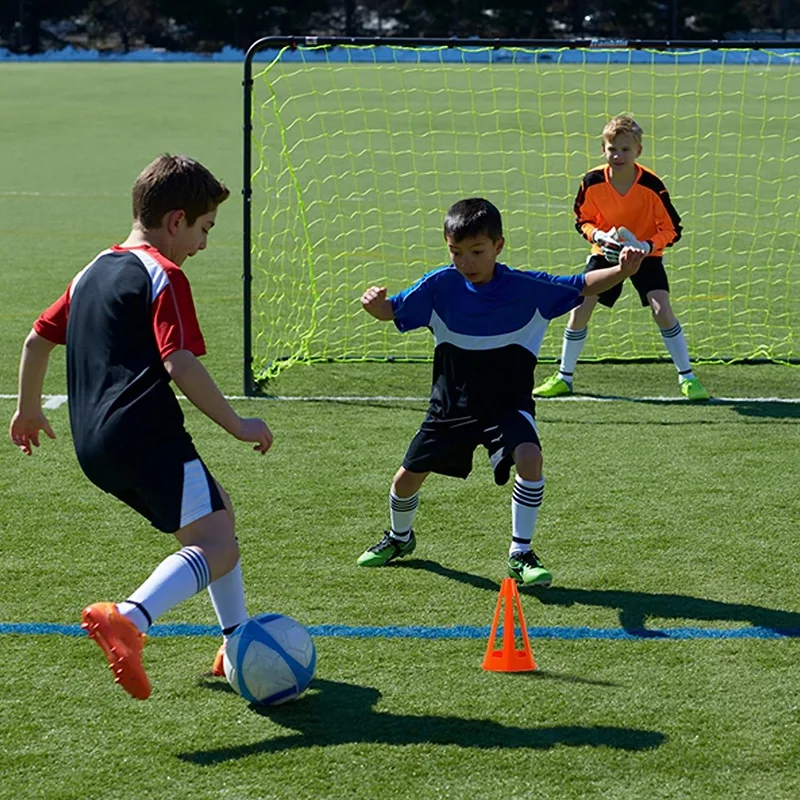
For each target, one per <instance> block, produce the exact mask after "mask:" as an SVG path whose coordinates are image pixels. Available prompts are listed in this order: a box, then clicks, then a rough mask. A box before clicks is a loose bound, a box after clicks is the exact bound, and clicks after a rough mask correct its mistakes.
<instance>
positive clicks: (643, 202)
mask: <svg viewBox="0 0 800 800" xmlns="http://www.w3.org/2000/svg"><path fill="white" fill-rule="evenodd" d="M575 227H576V228H577V229H578V232H579V233H581V234H583V235H584V236H585V237H586V238H587V239H588V240H589V241H590V242H591V241H592V235H593V234H594V232H595V231H596V230H598V229H600V230H603V231H608V230H610V229H611V228H623V227H624V228H627V229H628V230H629V231H631V233H633V234H634V235H635V236H636V238H637V239H639V240H640V241H643V242H648V241H649V242H650V243H651V244H652V246H653V249H652V252H651V255H654V256H660V255H662V254H663V253H664V249H665V248H667V247H672V245H673V244H675V242H677V241H678V239H680V238H681V230H682V228H681V218H680V217H679V216H678V212H677V211H676V210H675V207H674V206H673V205H672V201H671V200H670V197H669V192H668V191H667V188H666V186H664V183H663V181H662V180H661V178H659V177H658V176H657V175H656V174H655V173H654V172H651V171H650V170H649V169H647V168H646V167H643V166H641V165H640V164H637V165H636V179H635V180H634V182H633V186H631V188H630V189H629V190H628V191H627V192H626V193H625V194H624V195H623V194H620V193H619V192H618V191H617V190H616V189H615V188H614V187H613V186H612V185H611V180H610V176H609V167H608V165H606V166H604V167H598V168H597V169H593V170H591V171H589V172H587V173H586V175H584V176H583V180H582V181H581V185H580V188H579V189H578V194H577V197H576V198H575ZM592 252H593V253H595V254H598V255H599V254H600V253H602V250H601V249H600V246H599V245H596V244H593V245H592Z"/></svg>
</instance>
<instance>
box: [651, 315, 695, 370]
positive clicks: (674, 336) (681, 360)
mask: <svg viewBox="0 0 800 800" xmlns="http://www.w3.org/2000/svg"><path fill="white" fill-rule="evenodd" d="M659 330H660V331H661V338H662V339H663V340H664V346H665V347H666V348H667V350H668V351H669V354H670V356H671V357H672V361H673V362H674V364H675V369H677V370H678V377H679V378H680V380H681V381H688V380H691V379H692V378H694V373H693V372H692V365H691V363H690V362H689V349H688V347H687V346H686V337H685V336H684V335H683V329H682V328H681V324H680V322H678V321H677V320H675V324H674V325H673V326H672V327H671V328H659Z"/></svg>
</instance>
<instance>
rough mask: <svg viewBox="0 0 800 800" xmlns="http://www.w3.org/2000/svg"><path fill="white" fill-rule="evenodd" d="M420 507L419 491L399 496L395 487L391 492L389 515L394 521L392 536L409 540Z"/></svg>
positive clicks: (402, 540) (404, 540) (401, 539)
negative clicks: (406, 495)
mask: <svg viewBox="0 0 800 800" xmlns="http://www.w3.org/2000/svg"><path fill="white" fill-rule="evenodd" d="M418 507H419V492H414V494H412V495H411V497H398V496H397V495H396V494H395V493H394V489H392V490H391V491H390V492H389V516H390V518H391V521H392V534H393V536H392V538H394V539H398V540H399V541H401V542H407V541H408V540H409V539H410V538H411V523H412V522H413V521H414V514H416V513H417V508H418Z"/></svg>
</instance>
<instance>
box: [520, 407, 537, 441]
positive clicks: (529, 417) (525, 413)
mask: <svg viewBox="0 0 800 800" xmlns="http://www.w3.org/2000/svg"><path fill="white" fill-rule="evenodd" d="M517 410H518V411H519V409H517ZM519 413H520V414H522V416H523V417H525V419H526V420H528V422H530V424H531V428H533V430H534V431H535V433H536V436H537V438H538V436H539V429H538V428H537V427H536V422H535V421H534V419H533V415H532V414H531V413H530V411H519Z"/></svg>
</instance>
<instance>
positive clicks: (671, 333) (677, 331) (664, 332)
mask: <svg viewBox="0 0 800 800" xmlns="http://www.w3.org/2000/svg"><path fill="white" fill-rule="evenodd" d="M682 332H683V329H682V328H681V324H680V322H676V323H675V324H674V325H673V326H672V327H671V328H661V336H662V337H663V338H664V339H674V338H675V337H676V336H680V335H681V333H682Z"/></svg>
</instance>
